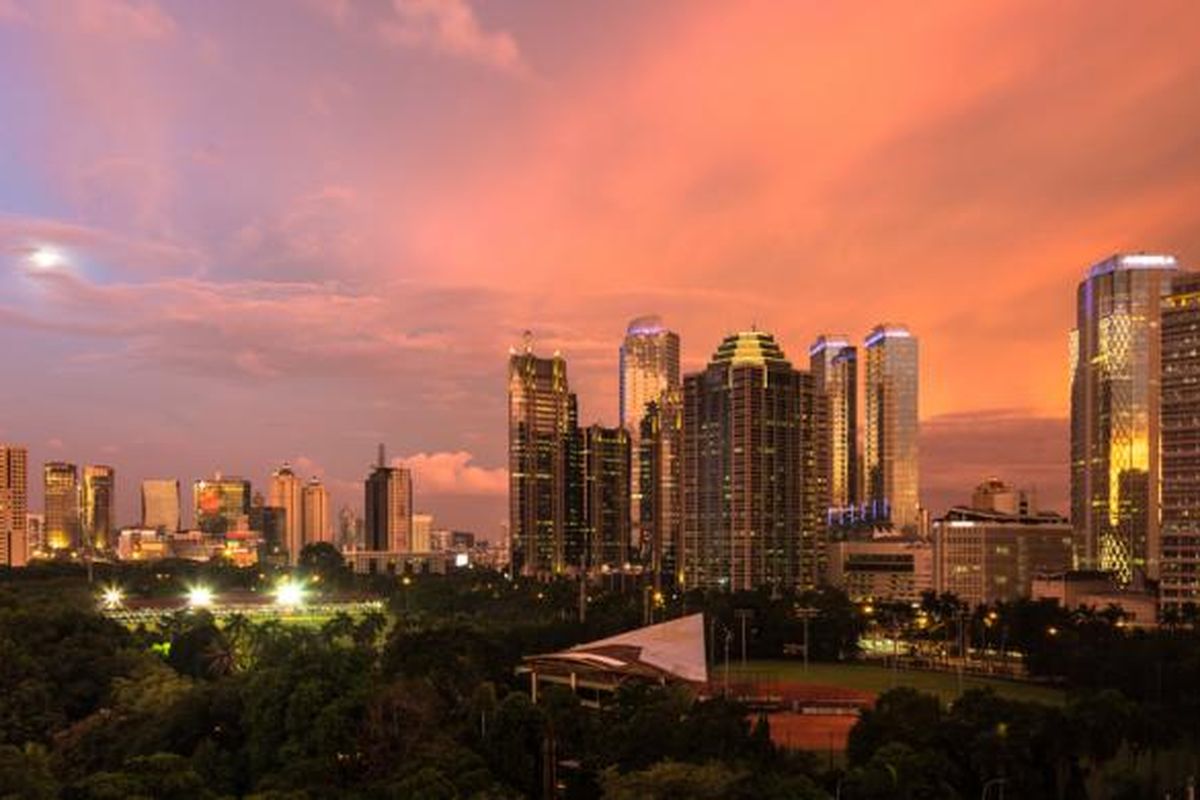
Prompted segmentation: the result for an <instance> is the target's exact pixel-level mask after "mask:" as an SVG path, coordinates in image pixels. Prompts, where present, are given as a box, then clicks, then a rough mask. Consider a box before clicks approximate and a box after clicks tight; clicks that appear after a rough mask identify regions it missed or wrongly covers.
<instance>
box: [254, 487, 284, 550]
mask: <svg viewBox="0 0 1200 800" xmlns="http://www.w3.org/2000/svg"><path fill="white" fill-rule="evenodd" d="M250 530H252V531H254V532H255V533H257V534H258V538H259V551H258V560H259V561H266V560H267V559H271V560H272V561H279V560H282V557H283V556H286V555H287V548H286V547H285V544H284V543H285V541H286V540H287V512H285V511H284V510H283V509H282V508H280V507H279V506H269V505H267V500H266V498H265V497H263V494H262V492H255V493H254V497H253V498H251V500H250Z"/></svg>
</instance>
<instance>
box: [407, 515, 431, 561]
mask: <svg viewBox="0 0 1200 800" xmlns="http://www.w3.org/2000/svg"><path fill="white" fill-rule="evenodd" d="M412 519H413V522H412V525H413V527H412V551H413V552H414V553H428V552H431V551H432V550H433V514H413V518H412Z"/></svg>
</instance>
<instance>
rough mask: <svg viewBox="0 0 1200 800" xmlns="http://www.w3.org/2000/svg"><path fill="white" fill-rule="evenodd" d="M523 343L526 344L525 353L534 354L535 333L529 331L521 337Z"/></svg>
mask: <svg viewBox="0 0 1200 800" xmlns="http://www.w3.org/2000/svg"><path fill="white" fill-rule="evenodd" d="M521 341H522V342H523V343H524V344H525V352H526V353H532V352H533V331H528V330H527V331H525V333H524V334H523V335H522V336H521Z"/></svg>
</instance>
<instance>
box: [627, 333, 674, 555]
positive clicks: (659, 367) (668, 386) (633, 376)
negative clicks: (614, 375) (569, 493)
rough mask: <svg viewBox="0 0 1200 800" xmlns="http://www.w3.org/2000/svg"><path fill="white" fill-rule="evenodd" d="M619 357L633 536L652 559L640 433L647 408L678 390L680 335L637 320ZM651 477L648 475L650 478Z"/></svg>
mask: <svg viewBox="0 0 1200 800" xmlns="http://www.w3.org/2000/svg"><path fill="white" fill-rule="evenodd" d="M620 355H621V358H620V392H621V397H620V420H621V427H623V428H625V430H626V431H627V432H628V433H629V440H630V453H631V456H630V476H631V479H632V485H631V487H630V492H631V497H630V509H631V511H630V513H631V515H632V530H631V536H632V540H633V543H634V546H635V548H636V549H637V550H638V552H639V554H640V555H641V556H642V557H644V558H647V559H652V558H653V557H652V556H651V554H650V551H651V550H653V549H654V548H655V545H654V543H653V542H652V541H651V540H650V537H651V535H652V532H651V531H648V530H644V529H643V527H642V511H641V506H642V501H643V497H644V495H645V493H646V491H645V489H643V487H642V482H641V478H642V474H643V471H642V468H641V457H642V453H641V446H640V441H641V432H642V419H643V418H644V417H645V415H646V406H647V405H648V404H649V403H655V402H658V401H659V400H660V399H661V398H662V396H663V395H664V393H668V392H678V391H679V386H680V383H679V335H678V334H676V333H674V332H672V331H669V330H667V328H666V327H665V326H664V325H663V322H662V319H661V318H660V317H657V316H645V317H638V318H637V319H635V320H633V321H632V322H630V323H629V325H628V326H627V328H626V330H625V340H624V341H623V342H622V343H621V354H620ZM650 477H651V476H648V479H650Z"/></svg>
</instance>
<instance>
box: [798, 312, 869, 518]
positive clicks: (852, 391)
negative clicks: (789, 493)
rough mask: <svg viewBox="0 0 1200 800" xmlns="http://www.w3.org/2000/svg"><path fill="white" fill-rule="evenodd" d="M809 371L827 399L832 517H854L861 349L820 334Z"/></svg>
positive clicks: (843, 337) (812, 354)
mask: <svg viewBox="0 0 1200 800" xmlns="http://www.w3.org/2000/svg"><path fill="white" fill-rule="evenodd" d="M808 356H809V371H810V372H812V376H813V382H814V383H815V385H816V387H817V389H818V391H820V392H821V393H822V395H823V396H824V401H825V406H826V407H825V420H826V426H825V438H826V445H825V457H826V458H827V459H828V467H827V469H828V474H829V510H830V520H831V521H832V520H838V519H841V518H844V517H853V516H854V509H855V508H856V507H857V505H858V502H859V500H858V484H859V480H858V350H857V349H856V348H855V347H854V346H853V345H851V344H850V342H849V340H848V339H847V337H845V336H838V335H828V334H827V335H823V336H818V337H817V340H816V342H814V343H813V345H812V347H810V348H809V350H808Z"/></svg>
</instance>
